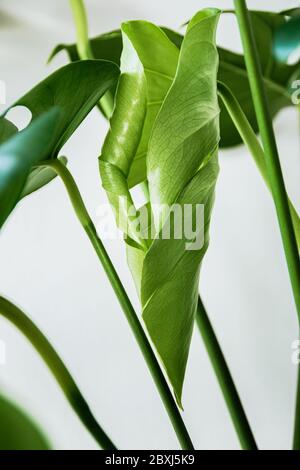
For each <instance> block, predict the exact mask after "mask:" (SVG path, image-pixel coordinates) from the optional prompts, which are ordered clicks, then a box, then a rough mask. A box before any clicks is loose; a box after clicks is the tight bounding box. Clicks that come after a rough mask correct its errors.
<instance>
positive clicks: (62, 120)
mask: <svg viewBox="0 0 300 470" xmlns="http://www.w3.org/2000/svg"><path fill="white" fill-rule="evenodd" d="M118 77H119V68H118V67H117V66H116V65H115V64H113V63H111V62H107V61H99V60H93V61H85V62H78V63H74V64H69V65H67V66H65V67H63V68H61V69H59V70H57V71H56V72H54V73H53V74H52V75H50V76H49V77H47V78H46V79H45V80H43V81H42V82H41V83H39V84H38V85H37V86H35V87H34V88H33V89H32V90H31V91H29V92H28V93H26V95H24V96H23V97H22V98H21V99H19V100H18V101H17V102H16V103H15V104H14V105H12V106H11V107H10V108H8V110H6V112H5V113H4V116H2V117H1V119H0V143H1V144H2V145H1V146H0V188H1V202H0V204H1V207H0V210H1V214H0V217H1V219H0V220H1V223H0V225H2V224H3V223H4V221H5V220H6V218H7V216H8V215H9V213H10V212H11V210H12V209H13V207H14V206H15V204H16V203H17V201H18V199H20V198H21V197H24V196H26V195H28V194H30V193H32V192H33V191H36V190H37V189H39V188H40V187H42V186H44V185H45V184H47V183H49V182H50V181H51V180H52V179H53V178H54V176H55V175H54V173H53V171H51V170H46V169H43V170H40V169H35V168H34V164H35V163H37V162H39V161H41V160H46V159H52V158H57V156H58V153H59V151H60V150H61V148H62V146H63V145H64V144H65V143H66V142H67V140H68V139H69V138H70V136H71V135H72V134H73V132H74V131H75V130H76V129H77V127H78V126H79V124H80V123H81V122H82V121H83V119H84V118H85V117H86V116H87V114H88V113H89V112H90V111H91V109H92V108H93V107H94V106H95V105H96V104H97V103H98V101H99V99H100V98H101V96H102V95H103V94H104V93H105V92H106V91H107V90H108V89H109V88H110V87H111V86H114V84H115V83H116V82H117V80H118ZM14 106H25V107H26V108H28V109H29V110H30V111H31V113H32V123H31V124H30V125H29V126H28V127H27V128H26V129H25V130H23V131H22V132H19V133H18V132H17V129H16V127H15V126H14V125H13V124H12V123H11V122H10V121H8V120H7V119H6V118H5V114H7V112H8V111H9V110H10V109H12V108H13V107H14ZM53 107H57V108H58V109H59V112H57V114H56V115H55V119H54V121H55V122H52V121H53V120H52V119H51V116H52V115H53V113H52V114H51V111H50V112H49V110H51V109H52V108H53ZM47 112H49V113H50V114H49V115H47ZM45 113H46V116H48V117H47V118H46V117H42V118H41V120H39V118H40V117H41V116H42V115H44V116H45ZM49 116H50V117H49ZM47 126H48V127H49V128H47ZM41 128H42V129H41ZM14 178H15V179H14Z"/></svg>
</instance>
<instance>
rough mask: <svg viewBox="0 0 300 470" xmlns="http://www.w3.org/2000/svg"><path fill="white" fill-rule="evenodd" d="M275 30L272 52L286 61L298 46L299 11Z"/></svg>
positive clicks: (299, 38)
mask: <svg viewBox="0 0 300 470" xmlns="http://www.w3.org/2000/svg"><path fill="white" fill-rule="evenodd" d="M297 12H298V15H299V16H293V17H292V18H291V19H290V20H289V21H288V22H287V23H285V24H283V25H281V26H280V27H279V28H278V29H277V30H276V32H275V37H274V52H275V56H276V57H277V59H278V60H280V61H282V62H286V61H287V60H288V58H289V56H290V55H291V54H292V52H294V50H296V49H298V48H299V47H300V11H299V9H297Z"/></svg>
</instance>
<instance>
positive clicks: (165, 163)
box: [141, 9, 219, 403]
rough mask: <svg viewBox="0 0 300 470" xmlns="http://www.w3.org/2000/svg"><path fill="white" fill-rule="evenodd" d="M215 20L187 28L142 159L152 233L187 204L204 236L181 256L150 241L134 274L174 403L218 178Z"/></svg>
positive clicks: (198, 19)
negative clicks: (171, 210)
mask: <svg viewBox="0 0 300 470" xmlns="http://www.w3.org/2000/svg"><path fill="white" fill-rule="evenodd" d="M218 18H219V11H218V10H214V9H206V10H203V11H200V12H199V13H198V14H197V15H195V16H194V17H193V18H192V20H191V21H190V23H189V25H188V29H187V32H186V35H185V37H184V40H183V43H182V47H181V51H180V57H179V62H178V67H177V72H176V76H175V79H174V82H173V84H172V86H171V88H170V90H169V93H168V95H167V97H166V99H165V101H164V103H163V105H162V107H161V110H160V112H159V114H158V117H157V119H156V121H155V125H154V129H153V132H152V136H151V140H150V144H149V152H148V157H147V173H148V180H149V192H150V201H151V207H152V212H153V216H154V224H155V228H156V230H157V232H158V233H159V232H160V231H161V229H162V228H163V226H164V225H165V224H166V223H168V222H169V220H172V218H171V219H170V217H171V216H170V215H169V214H168V213H165V211H164V206H162V205H164V204H167V205H168V206H170V207H172V205H173V204H176V203H177V204H179V205H180V206H181V207H182V208H183V207H184V206H185V204H190V205H191V207H192V210H193V216H194V217H192V220H194V221H195V211H196V205H197V204H204V206H205V209H204V210H205V217H204V226H202V227H201V225H198V227H197V231H199V232H197V233H200V232H201V229H203V231H204V238H205V240H204V244H203V246H202V247H201V248H197V249H195V250H189V249H187V242H188V240H187V239H186V238H185V237H183V238H182V239H176V237H175V236H174V234H173V237H174V238H172V239H171V240H162V239H161V238H160V237H159V236H157V237H156V238H155V240H154V242H153V244H152V246H151V248H150V249H149V250H148V252H147V254H146V256H145V260H144V263H143V269H142V279H141V299H142V304H143V318H144V321H145V323H146V326H147V329H148V331H149V333H150V336H151V338H152V341H153V342H154V344H155V346H156V348H157V351H158V353H159V355H160V357H161V359H162V361H163V363H164V366H165V368H166V371H167V374H168V376H169V379H170V381H171V383H172V385H173V388H174V392H175V395H176V397H177V400H178V402H179V403H181V394H182V385H183V380H184V374H185V368H186V363H187V358H188V352H189V346H190V340H191V335H192V331H193V324H194V315H195V311H196V305H197V299H198V284H199V267H200V262H201V260H202V258H203V256H204V253H205V251H206V248H207V244H208V227H209V220H210V214H211V208H212V204H213V198H214V186H215V183H216V178H217V174H218V163H217V155H216V149H217V146H218V142H219V106H218V98H217V70H218V53H217V49H216V45H215V33H216V27H217V22H218ZM184 222H185V223H186V220H185V221H184ZM171 233H172V231H171ZM195 236H196V235H195Z"/></svg>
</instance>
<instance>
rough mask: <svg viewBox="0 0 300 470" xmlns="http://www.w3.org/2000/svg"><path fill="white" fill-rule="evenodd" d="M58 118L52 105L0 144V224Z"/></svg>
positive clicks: (43, 152)
mask: <svg viewBox="0 0 300 470" xmlns="http://www.w3.org/2000/svg"><path fill="white" fill-rule="evenodd" d="M58 119H59V112H58V110H57V109H56V108H54V109H52V110H50V111H48V112H47V113H45V114H43V115H42V116H40V117H39V118H37V119H35V120H34V121H33V122H32V123H31V124H30V125H29V126H28V127H27V128H26V129H25V130H23V131H21V132H19V133H15V134H13V136H12V137H11V138H10V139H8V140H6V141H5V142H4V143H3V144H2V145H0V227H2V225H3V223H4V222H5V220H6V219H7V217H8V216H9V214H10V213H11V211H12V210H13V208H14V207H15V205H16V204H17V202H18V200H19V198H20V195H21V193H22V190H23V188H24V186H25V184H26V180H27V177H28V176H29V173H30V171H31V169H32V167H33V166H34V165H35V164H37V163H38V162H39V161H40V160H43V159H44V158H45V157H46V156H47V152H48V151H49V146H50V143H51V141H52V139H53V136H54V134H55V131H56V126H57V120H58ZM1 122H2V123H3V122H4V125H5V126H6V122H5V120H4V121H3V120H2V121H1Z"/></svg>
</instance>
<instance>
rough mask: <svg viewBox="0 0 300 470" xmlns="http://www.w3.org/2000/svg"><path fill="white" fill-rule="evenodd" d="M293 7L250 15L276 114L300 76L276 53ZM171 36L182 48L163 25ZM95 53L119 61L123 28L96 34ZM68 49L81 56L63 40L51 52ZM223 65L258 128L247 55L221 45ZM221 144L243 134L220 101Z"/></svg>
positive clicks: (222, 71) (295, 67) (223, 75)
mask: <svg viewBox="0 0 300 470" xmlns="http://www.w3.org/2000/svg"><path fill="white" fill-rule="evenodd" d="M292 14H293V11H287V12H280V13H274V12H265V11H252V12H251V17H252V22H253V28H254V32H255V36H256V37H257V38H258V42H259V44H260V46H261V47H260V48H259V55H260V60H261V63H262V68H263V74H264V78H265V85H266V90H267V93H268V98H269V103H270V111H271V114H272V117H273V118H274V117H275V116H276V114H277V113H278V112H279V111H280V110H281V109H282V108H285V107H288V106H291V105H292V101H291V93H292V92H293V90H292V89H291V88H290V84H291V81H292V80H294V79H297V78H299V75H300V74H299V63H298V64H294V65H287V64H282V63H279V62H278V61H276V60H275V58H274V57H273V37H274V33H275V31H276V30H277V28H279V27H280V26H282V25H285V24H286V22H287V20H288V16H290V15H292ZM162 29H163V31H164V32H165V33H166V35H167V36H168V37H169V39H170V40H171V41H172V42H173V43H174V44H175V45H176V46H177V47H178V48H180V46H181V43H182V36H181V35H180V34H178V33H177V32H175V31H172V30H170V29H168V28H162ZM90 44H91V49H92V51H93V55H94V57H95V58H98V59H108V60H112V61H113V62H115V63H117V64H119V63H120V56H121V52H122V35H121V32H120V31H112V32H111V33H106V34H103V35H100V36H97V37H95V38H93V39H91V41H90ZM62 50H65V51H66V52H67V54H68V56H69V59H70V60H71V61H75V60H78V59H79V57H78V54H77V51H76V45H74V44H70V45H68V44H61V45H59V46H57V47H56V48H55V49H54V51H53V52H52V54H51V58H53V57H54V56H55V55H56V54H57V53H58V52H60V51H62ZM218 50H219V56H220V65H219V72H218V79H219V80H220V81H221V82H223V83H225V85H227V86H228V87H229V88H230V89H231V90H232V91H233V92H234V94H235V96H236V97H237V99H238V101H239V103H240V104H241V106H242V109H243V111H244V113H245V114H246V116H247V119H248V121H249V122H250V124H251V126H252V127H253V129H254V130H255V132H257V130H258V128H257V122H256V118H255V112H254V108H253V103H252V98H251V93H250V88H249V82H248V77H247V71H246V67H245V62H244V57H243V55H241V54H236V53H234V52H232V51H229V50H227V49H224V48H222V47H218ZM220 132H221V140H220V147H231V146H234V145H237V144H239V143H241V138H240V135H239V134H238V132H237V130H236V129H235V126H234V125H233V123H232V121H231V119H230V116H229V115H228V113H227V111H226V109H225V107H224V106H223V104H222V103H221V115H220Z"/></svg>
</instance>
